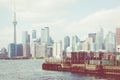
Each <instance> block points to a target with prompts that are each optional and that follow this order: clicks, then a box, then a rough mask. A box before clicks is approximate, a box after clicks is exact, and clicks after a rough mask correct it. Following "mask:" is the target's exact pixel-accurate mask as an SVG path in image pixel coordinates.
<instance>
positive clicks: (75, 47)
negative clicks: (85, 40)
mask: <svg viewBox="0 0 120 80" xmlns="http://www.w3.org/2000/svg"><path fill="white" fill-rule="evenodd" d="M79 41H80V40H79V38H78V37H77V36H76V35H75V36H72V45H71V46H72V51H73V52H74V51H76V49H77V43H78V42H79Z"/></svg>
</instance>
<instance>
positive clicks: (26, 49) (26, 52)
mask: <svg viewBox="0 0 120 80" xmlns="http://www.w3.org/2000/svg"><path fill="white" fill-rule="evenodd" d="M22 42H23V56H24V57H30V55H31V54H30V35H29V34H28V32H27V31H24V32H23V35H22Z"/></svg>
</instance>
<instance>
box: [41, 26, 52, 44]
mask: <svg viewBox="0 0 120 80" xmlns="http://www.w3.org/2000/svg"><path fill="white" fill-rule="evenodd" d="M49 39H50V37H49V28H48V27H45V28H44V29H41V43H47V44H48V45H49Z"/></svg>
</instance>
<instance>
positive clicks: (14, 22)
mask: <svg viewBox="0 0 120 80" xmlns="http://www.w3.org/2000/svg"><path fill="white" fill-rule="evenodd" d="M16 25H17V21H16V5H15V0H14V17H13V26H14V45H15V48H14V50H15V51H14V52H15V56H17V46H16V42H17V40H16Z"/></svg>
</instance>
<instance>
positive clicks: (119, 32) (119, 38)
mask: <svg viewBox="0 0 120 80" xmlns="http://www.w3.org/2000/svg"><path fill="white" fill-rule="evenodd" d="M116 51H117V52H120V28H116Z"/></svg>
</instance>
